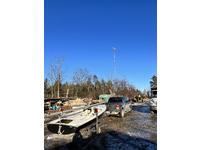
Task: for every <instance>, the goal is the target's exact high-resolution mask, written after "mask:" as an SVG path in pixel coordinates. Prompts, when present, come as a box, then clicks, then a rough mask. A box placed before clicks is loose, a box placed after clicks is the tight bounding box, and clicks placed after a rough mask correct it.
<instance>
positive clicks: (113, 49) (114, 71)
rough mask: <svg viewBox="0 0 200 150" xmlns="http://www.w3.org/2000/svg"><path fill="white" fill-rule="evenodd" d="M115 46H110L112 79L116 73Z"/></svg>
mask: <svg viewBox="0 0 200 150" xmlns="http://www.w3.org/2000/svg"><path fill="white" fill-rule="evenodd" d="M116 50H117V49H116V48H115V47H112V51H113V74H112V79H113V80H114V78H115V75H116Z"/></svg>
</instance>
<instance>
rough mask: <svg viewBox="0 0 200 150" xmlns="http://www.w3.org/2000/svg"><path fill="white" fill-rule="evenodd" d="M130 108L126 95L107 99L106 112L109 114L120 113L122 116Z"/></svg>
mask: <svg viewBox="0 0 200 150" xmlns="http://www.w3.org/2000/svg"><path fill="white" fill-rule="evenodd" d="M131 110H132V109H131V102H130V100H129V99H128V98H127V97H124V96H114V97H110V98H109V100H108V103H107V113H108V114H110V115H120V117H122V118H123V117H124V114H125V113H126V112H129V111H131Z"/></svg>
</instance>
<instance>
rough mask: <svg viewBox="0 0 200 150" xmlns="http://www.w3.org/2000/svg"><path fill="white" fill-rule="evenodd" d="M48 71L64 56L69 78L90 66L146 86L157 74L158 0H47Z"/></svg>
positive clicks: (103, 74)
mask: <svg viewBox="0 0 200 150" xmlns="http://www.w3.org/2000/svg"><path fill="white" fill-rule="evenodd" d="M44 2H45V8H44V18H45V19H44V42H45V43H44V44H45V48H44V55H45V58H44V73H45V77H47V76H48V72H49V66H50V64H51V63H55V59H56V58H62V59H63V60H64V62H63V71H64V81H71V79H72V76H73V72H74V71H76V70H77V69H79V68H86V69H87V70H88V71H89V72H90V73H92V74H96V75H97V76H98V77H99V78H104V79H106V80H107V79H110V78H111V74H112V73H113V53H112V47H115V48H117V52H116V73H115V75H114V76H115V77H116V78H120V79H126V80H128V81H129V82H130V83H131V84H133V85H134V86H135V87H136V88H139V89H140V90H143V89H147V88H149V80H150V78H151V77H152V76H153V75H154V74H157V8H156V7H157V3H156V0H45V1H44Z"/></svg>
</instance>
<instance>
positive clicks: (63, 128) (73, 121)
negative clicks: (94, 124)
mask: <svg viewBox="0 0 200 150" xmlns="http://www.w3.org/2000/svg"><path fill="white" fill-rule="evenodd" d="M97 110H98V114H96V111H97ZM105 111H106V105H105V104H100V105H95V106H91V107H87V108H86V109H81V110H78V111H75V112H71V113H68V114H66V115H63V116H60V117H59V118H58V119H56V120H53V121H51V122H49V123H48V124H47V128H48V130H49V131H51V132H53V133H57V134H70V133H73V132H76V130H77V129H79V128H80V127H82V126H83V125H85V124H87V123H89V122H90V121H93V120H94V119H95V118H96V115H98V116H101V115H102V114H103V113H104V112H105Z"/></svg>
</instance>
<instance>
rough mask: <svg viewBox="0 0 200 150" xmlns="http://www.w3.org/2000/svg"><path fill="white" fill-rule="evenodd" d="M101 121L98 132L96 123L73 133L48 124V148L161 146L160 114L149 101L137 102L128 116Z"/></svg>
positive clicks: (113, 149)
mask: <svg viewBox="0 0 200 150" xmlns="http://www.w3.org/2000/svg"><path fill="white" fill-rule="evenodd" d="M99 121H100V128H101V134H98V135H95V134H93V133H92V132H91V128H92V127H93V124H92V125H89V126H87V127H85V128H83V129H81V130H80V132H78V133H76V134H71V135H55V134H52V133H50V132H49V131H48V130H47V129H46V127H45V141H44V142H45V143H44V144H45V149H48V150H50V149H52V150H53V149H59V150H61V149H95V150H98V149H99V150H100V149H107V150H117V149H121V150H123V149H124V150H129V149H133V150H140V149H142V150H155V149H157V115H156V114H152V113H151V112H150V108H149V106H148V105H147V104H145V103H142V104H138V105H135V106H133V110H132V111H131V112H129V113H127V114H126V115H125V117H124V118H120V117H117V116H109V117H107V116H106V117H105V116H103V117H101V118H100V119H99Z"/></svg>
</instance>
